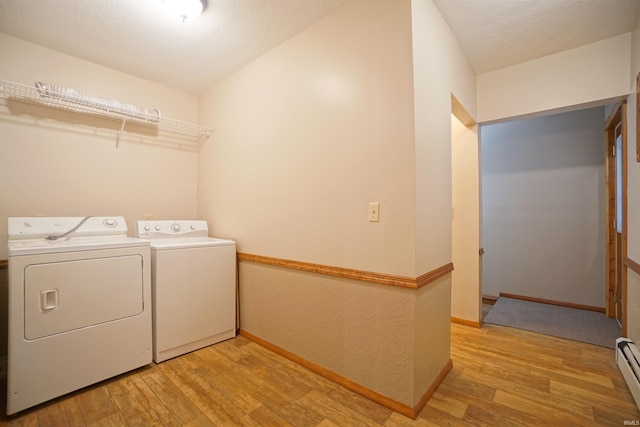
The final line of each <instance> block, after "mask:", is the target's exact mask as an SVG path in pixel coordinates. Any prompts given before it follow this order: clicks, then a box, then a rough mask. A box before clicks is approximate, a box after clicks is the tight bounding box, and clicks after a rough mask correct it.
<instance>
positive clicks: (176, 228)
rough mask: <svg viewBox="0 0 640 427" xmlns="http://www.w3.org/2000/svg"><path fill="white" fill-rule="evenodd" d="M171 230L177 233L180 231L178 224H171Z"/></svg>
mask: <svg viewBox="0 0 640 427" xmlns="http://www.w3.org/2000/svg"><path fill="white" fill-rule="evenodd" d="M171 230H173V231H174V232H176V233H177V232H178V231H180V224H178V223H177V222H174V223H173V224H171Z"/></svg>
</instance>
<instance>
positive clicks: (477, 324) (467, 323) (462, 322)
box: [451, 317, 482, 328]
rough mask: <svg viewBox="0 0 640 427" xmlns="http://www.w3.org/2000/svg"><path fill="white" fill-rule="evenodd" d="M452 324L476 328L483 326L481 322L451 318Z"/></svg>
mask: <svg viewBox="0 0 640 427" xmlns="http://www.w3.org/2000/svg"><path fill="white" fill-rule="evenodd" d="M451 322H453V323H457V324H459V325H465V326H471V327H474V328H481V327H482V324H481V323H480V322H474V321H473V320H467V319H460V318H458V317H451Z"/></svg>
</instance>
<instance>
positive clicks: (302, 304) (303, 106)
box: [198, 0, 449, 407]
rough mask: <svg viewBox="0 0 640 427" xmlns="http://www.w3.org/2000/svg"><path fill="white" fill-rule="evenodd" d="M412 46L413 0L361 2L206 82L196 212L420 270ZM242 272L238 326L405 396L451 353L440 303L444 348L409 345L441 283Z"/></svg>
mask: <svg viewBox="0 0 640 427" xmlns="http://www.w3.org/2000/svg"><path fill="white" fill-rule="evenodd" d="M411 47H412V42H411V9H410V2H409V1H408V0H406V1H394V2H389V1H386V0H377V1H354V2H351V3H348V4H346V5H345V6H343V7H342V8H339V9H338V10H336V11H335V12H334V13H332V14H331V15H329V16H327V17H326V18H325V19H323V20H321V21H320V22H318V23H316V24H315V25H313V26H311V27H310V28H307V29H306V30H304V31H302V32H301V33H299V34H298V35H296V36H294V37H293V38H291V39H289V40H287V41H285V42H284V43H282V44H281V45H279V46H277V47H276V48H274V49H273V50H271V51H269V52H267V53H266V54H264V55H263V56H261V57H260V58H258V59H256V60H255V61H253V62H251V63H250V64H248V65H247V66H246V67H244V68H243V69H241V70H239V71H238V72H236V73H234V74H233V75H231V76H229V77H228V78H227V79H225V80H223V81H221V82H219V83H218V84H216V85H215V86H214V87H212V88H211V89H210V90H209V91H207V92H206V93H205V94H204V95H203V96H202V97H201V99H200V108H201V110H200V118H201V122H202V123H203V124H206V125H209V126H211V127H213V128H214V129H215V134H214V136H213V138H212V141H211V142H212V143H211V144H207V145H206V146H204V147H203V148H202V150H201V151H200V159H199V189H198V209H199V212H200V214H201V215H202V216H203V217H204V218H206V219H208V220H209V222H210V223H211V224H212V228H213V230H214V233H215V234H216V235H220V236H225V237H231V238H234V239H236V240H237V242H238V250H239V251H240V252H244V253H252V254H257V255H264V256H269V257H275V258H283V259H289V260H297V261H304V262H311V263H317V264H324V265H330V266H335V267H346V268H351V269H358V270H365V271H373V272H378V273H383V274H394V275H402V276H407V277H415V271H416V267H415V162H414V159H415V147H414V141H415V140H414V122H413V114H412V111H413V110H412V107H413V79H412V61H411V55H412V49H411ZM373 201H377V202H379V203H380V222H368V215H367V212H368V203H369V202H373ZM239 277H240V305H241V310H240V313H241V328H242V329H243V330H245V331H247V332H249V333H252V334H254V335H257V336H259V337H260V338H262V339H265V340H267V341H269V342H271V343H273V344H275V345H277V346H280V347H281V348H284V349H286V350H288V351H290V352H292V353H294V354H296V355H298V356H300V357H303V358H305V359H307V360H309V361H312V362H314V363H317V364H319V365H321V366H323V367H324V368H327V369H329V370H331V371H333V372H336V373H338V374H340V375H342V376H345V377H347V378H350V379H351V380H353V381H355V382H356V383H358V384H361V385H363V386H365V387H367V388H370V389H373V390H375V391H376V392H378V393H381V394H383V395H385V396H388V397H390V398H392V399H394V400H396V401H398V402H401V403H403V404H405V405H407V406H409V407H413V405H414V404H415V403H416V401H417V399H416V398H415V394H416V393H415V392H414V390H415V389H418V390H419V391H418V392H417V394H419V395H420V396H421V393H424V391H425V390H426V388H427V387H428V386H429V385H430V384H431V382H430V381H432V380H433V379H434V378H435V376H436V375H437V374H438V373H439V372H440V370H441V369H442V368H443V366H444V364H445V363H446V361H448V359H449V341H448V313H441V312H438V311H435V310H429V312H428V314H427V316H426V322H427V323H431V324H433V325H436V326H434V328H433V329H434V330H435V331H436V332H437V335H436V336H437V337H438V338H441V334H440V331H441V330H446V334H445V336H444V339H439V340H433V342H432V354H434V355H436V356H437V358H435V357H434V356H433V355H432V356H429V357H426V358H423V359H422V360H417V359H416V357H415V355H414V348H415V334H416V333H415V330H416V326H415V321H416V316H417V314H416V313H417V311H418V309H419V306H420V307H422V306H430V304H437V305H438V306H440V305H442V304H441V301H442V300H443V299H445V298H447V299H446V300H445V301H446V304H447V305H448V290H447V288H446V287H445V288H444V290H441V289H440V287H439V286H435V287H433V288H429V289H425V290H423V291H422V292H416V291H415V290H408V289H396V288H393V287H389V286H385V285H376V284H371V283H361V282H357V281H353V280H345V279H340V278H333V277H327V276H322V275H315V274H311V273H301V272H298V271H294V270H287V269H280V268H274V267H270V266H264V265H260V264H254V263H249V262H244V261H241V262H240V276H239ZM421 295H433V298H432V299H431V300H430V301H429V303H428V304H424V303H418V299H419V296H421ZM445 306H446V305H445ZM445 326H446V327H447V329H445ZM422 335H425V336H432V337H433V336H434V334H433V333H431V332H430V331H424V333H423V334H422ZM442 359H444V361H443V360H442ZM434 360H435V362H434ZM354 361H357V363H355V362H354ZM425 366H426V367H427V368H425V369H424V371H420V378H418V379H416V376H417V375H416V372H417V371H418V370H420V369H421V368H422V367H425ZM389 371H392V372H394V374H393V375H389ZM398 379H400V380H398ZM425 383H426V386H427V387H424V385H425ZM420 396H418V399H419V397H420Z"/></svg>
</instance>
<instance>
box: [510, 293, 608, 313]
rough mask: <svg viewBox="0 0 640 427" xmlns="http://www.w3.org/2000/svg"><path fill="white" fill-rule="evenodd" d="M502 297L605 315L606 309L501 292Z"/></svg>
mask: <svg viewBox="0 0 640 427" xmlns="http://www.w3.org/2000/svg"><path fill="white" fill-rule="evenodd" d="M500 296H501V297H505V298H512V299H520V300H523V301H531V302H540V303H543V304H551V305H559V306H561V307H569V308H579V309H581V310H589V311H597V312H598V313H604V312H605V308H604V307H595V306H593V305H583V304H575V303H572V302H565V301H555V300H550V299H544V298H536V297H528V296H523V295H516V294H508V293H505V292H500Z"/></svg>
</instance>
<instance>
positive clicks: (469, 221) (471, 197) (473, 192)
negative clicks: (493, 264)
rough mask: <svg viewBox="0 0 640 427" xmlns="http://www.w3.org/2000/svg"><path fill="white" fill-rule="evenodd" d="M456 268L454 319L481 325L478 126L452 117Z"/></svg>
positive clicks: (452, 282) (453, 225) (454, 255)
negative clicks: (467, 124) (468, 125)
mask: <svg viewBox="0 0 640 427" xmlns="http://www.w3.org/2000/svg"><path fill="white" fill-rule="evenodd" d="M451 153H452V155H451V159H452V163H453V166H452V172H453V178H452V193H453V211H452V216H453V221H452V243H453V253H452V259H453V265H454V266H455V270H454V271H453V273H452V274H451V317H453V318H456V319H460V320H466V321H469V322H474V323H478V324H479V323H480V320H481V315H482V309H481V306H482V305H481V299H482V297H481V294H482V289H481V286H480V285H481V280H480V254H479V250H480V247H481V244H480V228H481V223H480V184H479V180H478V177H479V175H480V170H479V166H480V159H479V155H480V152H479V147H478V134H477V126H475V125H474V126H470V127H467V126H465V125H464V124H462V122H461V121H460V120H459V119H458V118H457V117H456V116H454V115H453V114H452V115H451Z"/></svg>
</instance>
